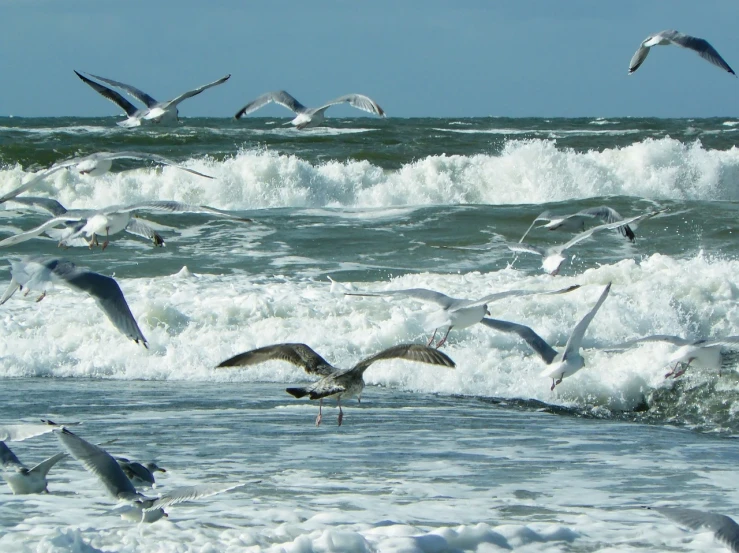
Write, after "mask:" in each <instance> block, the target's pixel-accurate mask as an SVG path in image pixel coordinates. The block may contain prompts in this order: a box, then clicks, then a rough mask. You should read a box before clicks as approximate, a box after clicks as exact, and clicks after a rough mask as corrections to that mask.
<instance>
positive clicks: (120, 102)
mask: <svg viewBox="0 0 739 553" xmlns="http://www.w3.org/2000/svg"><path fill="white" fill-rule="evenodd" d="M75 74H76V75H77V76H78V77H79V78H80V79H82V80H83V81H84V82H85V83H87V84H88V85H90V86H91V87H92V88H93V90H95V91H96V92H97V93H98V94H100V95H101V96H103V97H104V98H107V99H108V100H110V101H111V102H113V103H114V104H116V105H117V106H118V107H119V108H121V109H122V110H123V111H124V112H126V115H128V116H129V117H133V116H135V115H136V114H137V113H138V111H139V108H137V107H136V106H134V105H133V104H132V103H131V102H129V101H128V100H126V99H125V98H124V97H123V96H121V95H120V94H118V93H117V92H116V91H115V90H111V89H109V88H108V87H105V86H103V85H101V84H99V83H96V82H95V81H91V80H90V79H88V78H87V77H85V76H84V75H80V74H79V73H77V71H75Z"/></svg>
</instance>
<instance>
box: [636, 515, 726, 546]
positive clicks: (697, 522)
mask: <svg viewBox="0 0 739 553" xmlns="http://www.w3.org/2000/svg"><path fill="white" fill-rule="evenodd" d="M649 509H652V510H654V511H657V512H658V513H661V514H663V515H664V516H666V517H667V518H669V519H670V520H673V521H675V522H677V523H678V524H681V525H683V526H687V527H688V528H690V529H691V530H700V529H701V528H707V529H709V530H711V531H713V533H714V537H715V538H716V539H717V540H718V541H720V542H721V543H723V544H724V545H726V546H728V547H729V548H730V549H731V550H732V551H734V552H735V553H739V525H737V523H736V522H734V520H733V519H731V518H729V517H727V516H724V515H718V514H715V513H706V512H704V511H699V510H697V509H680V508H677V507H649Z"/></svg>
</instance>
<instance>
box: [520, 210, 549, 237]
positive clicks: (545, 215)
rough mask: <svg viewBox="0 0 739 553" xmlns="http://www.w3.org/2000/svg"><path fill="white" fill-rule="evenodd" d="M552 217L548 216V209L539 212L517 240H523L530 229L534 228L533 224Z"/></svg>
mask: <svg viewBox="0 0 739 553" xmlns="http://www.w3.org/2000/svg"><path fill="white" fill-rule="evenodd" d="M551 220H552V218H551V217H550V216H549V211H545V212H543V213H540V214H539V215H538V216H537V217H536V219H534V220H533V221H532V222H531V224H530V225H529V228H527V229H526V232H524V233H523V236H522V237H521V239H520V240H519V243H521V242H523V239H524V238H526V236H527V235H528V234H529V232H531V229H532V228H534V225H535V224H536V223H538V222H539V221H551Z"/></svg>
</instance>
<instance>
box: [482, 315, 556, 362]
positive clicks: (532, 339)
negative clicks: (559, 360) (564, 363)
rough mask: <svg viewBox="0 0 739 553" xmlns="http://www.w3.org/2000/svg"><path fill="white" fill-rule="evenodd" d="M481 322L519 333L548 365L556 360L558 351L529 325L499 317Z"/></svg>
mask: <svg viewBox="0 0 739 553" xmlns="http://www.w3.org/2000/svg"><path fill="white" fill-rule="evenodd" d="M480 322H481V323H482V324H484V325H485V326H489V327H490V328H493V329H495V330H499V331H501V332H508V333H513V334H518V335H519V337H521V338H522V339H523V340H524V341H525V342H526V343H527V344H528V345H529V346H530V347H531V349H533V350H534V351H535V352H536V353H537V354H538V355H539V357H541V358H542V359H543V360H544V362H545V363H546V364H547V365H549V364H551V362H552V361H554V358H555V357H557V351H556V350H555V349H554V348H553V347H552V346H550V345H549V344H548V343H547V342H546V341H545V340H544V338H542V337H541V336H539V335H538V334H537V333H536V332H534V331H533V330H532V329H531V328H529V327H528V326H525V325H522V324H518V323H512V322H509V321H501V320H499V319H488V318H484V319H483V320H482V321H480Z"/></svg>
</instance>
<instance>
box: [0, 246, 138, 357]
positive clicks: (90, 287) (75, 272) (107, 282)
mask: <svg viewBox="0 0 739 553" xmlns="http://www.w3.org/2000/svg"><path fill="white" fill-rule="evenodd" d="M10 265H11V270H10V274H11V279H10V284H9V285H8V288H7V289H6V290H5V293H4V294H3V296H2V298H0V305H2V304H4V303H5V302H6V301H8V300H9V299H10V297H11V296H12V295H13V294H15V292H16V291H18V290H20V289H22V288H23V287H26V289H27V290H29V291H30V290H41V291H42V294H41V296H40V297H39V298H38V299H37V300H36V301H37V302H38V301H41V300H42V299H43V298H44V296H45V295H46V290H47V288H48V287H49V286H50V285H51V284H53V283H56V282H61V283H62V284H66V285H67V286H69V287H70V288H73V289H75V290H79V291H81V292H87V293H88V294H90V295H91V296H92V297H93V298H94V299H95V301H96V302H97V304H98V307H100V309H102V311H103V313H105V316H106V317H108V320H110V322H111V323H113V326H115V327H116V328H117V329H118V331H119V332H120V333H122V334H124V335H125V336H127V337H128V338H130V339H131V340H133V341H134V342H136V343H137V344H139V343H140V344H141V345H143V346H144V347H145V348H148V346H147V343H146V338H144V335H143V334H142V333H141V330H140V329H139V325H138V324H137V323H136V319H134V317H133V314H132V313H131V310H130V309H129V307H128V304H127V303H126V298H125V297H124V296H123V292H121V288H120V286H118V283H117V282H116V281H115V279H113V278H111V277H107V276H104V275H101V274H99V273H93V272H92V271H88V270H85V269H79V268H78V267H77V266H76V265H75V264H74V263H72V262H71V261H66V260H64V259H57V258H53V257H31V256H25V257H22V258H21V259H20V260H18V261H11V262H10Z"/></svg>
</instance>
